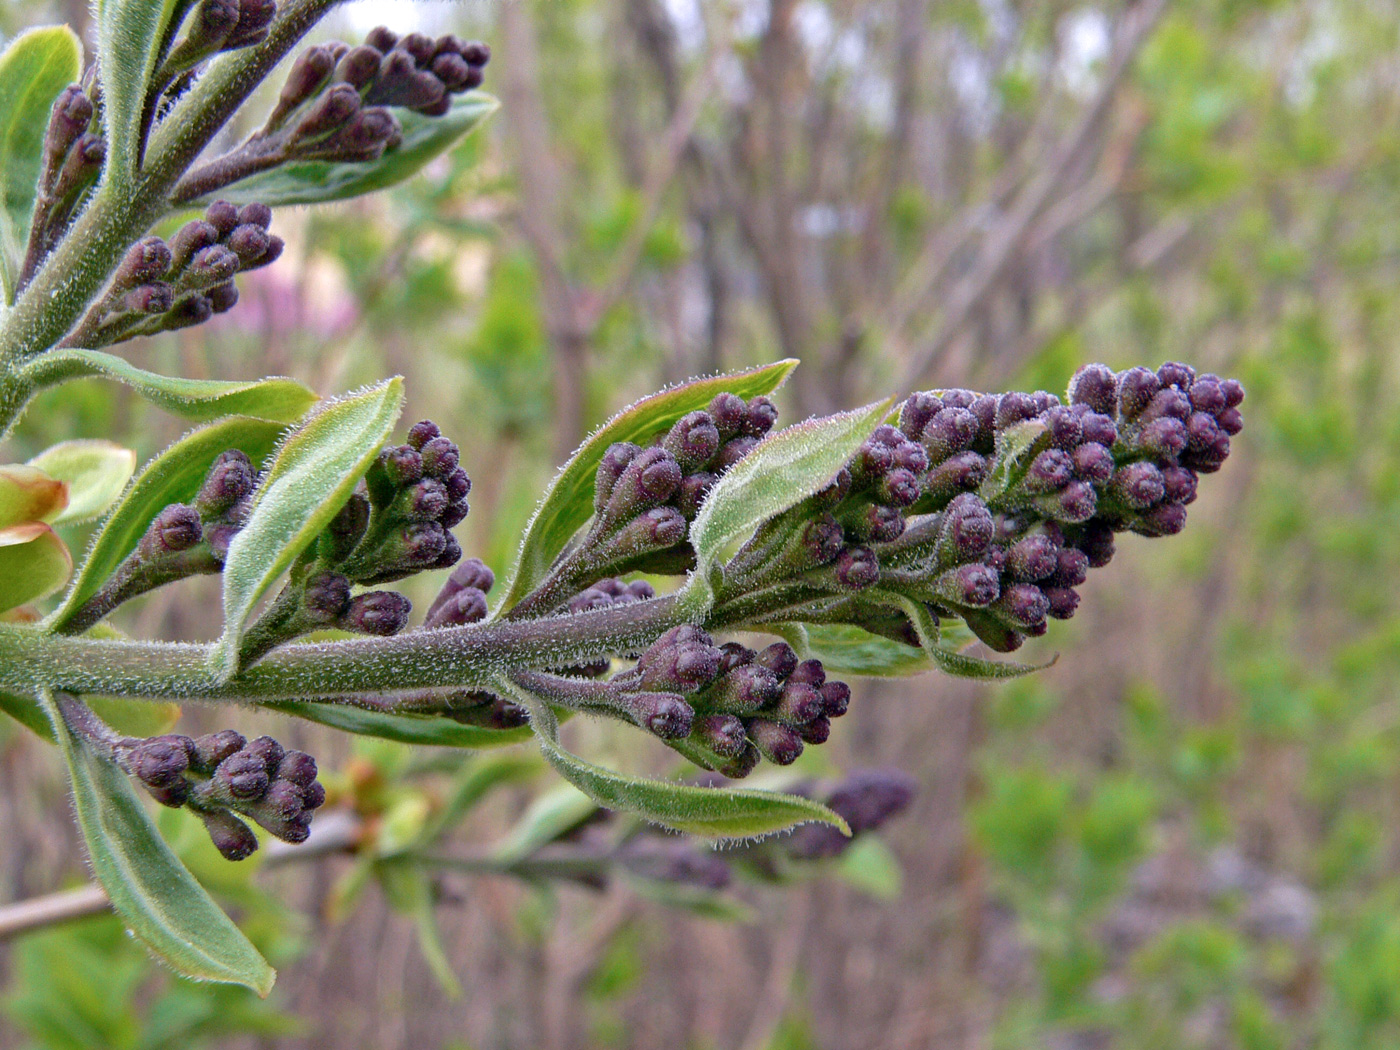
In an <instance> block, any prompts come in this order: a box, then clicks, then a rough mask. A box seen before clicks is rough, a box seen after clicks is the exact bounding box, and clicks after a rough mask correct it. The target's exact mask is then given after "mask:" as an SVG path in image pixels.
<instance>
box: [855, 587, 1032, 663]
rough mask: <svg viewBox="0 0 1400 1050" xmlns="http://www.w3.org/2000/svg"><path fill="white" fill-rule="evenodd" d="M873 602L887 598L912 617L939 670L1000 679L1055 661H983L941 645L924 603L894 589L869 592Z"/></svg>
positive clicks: (887, 600) (921, 640)
mask: <svg viewBox="0 0 1400 1050" xmlns="http://www.w3.org/2000/svg"><path fill="white" fill-rule="evenodd" d="M867 593H868V594H869V596H870V599H871V600H872V601H882V600H883V601H885V602H886V603H887V604H889V605H893V606H895V607H896V608H898V609H899V610H900V611H901V612H903V613H904V615H906V616H908V617H909V620H910V622H912V623H913V624H914V630H915V631H917V632H918V635H919V641H920V643H922V645H923V648H924V652H926V653H927V654H928V656H929V658H930V659H931V660H932V661H933V662H934V663H935V664H937V665H938V669H939V670H940V671H943V672H944V673H946V674H950V675H953V676H955V677H957V678H974V679H977V680H979V681H992V680H995V679H1000V678H1020V677H1021V676H1022V675H1028V674H1031V673H1033V672H1035V671H1043V670H1044V669H1045V668H1047V667H1049V666H1050V665H1051V664H1053V663H1054V662H1055V661H1054V660H1053V659H1052V660H1049V661H1047V662H1046V663H1043V664H1036V665H1033V664H1018V663H1015V662H1014V661H1011V660H984V659H982V658H981V657H980V656H968V655H966V654H965V653H956V652H953V651H952V650H951V649H947V648H944V647H943V646H941V645H939V644H938V641H939V626H938V622H937V621H936V620H935V619H934V618H933V614H932V613H931V612H929V609H928V606H927V605H925V604H924V603H923V602H918V601H915V600H914V599H912V598H908V597H906V596H904V595H902V594H894V593H892V592H880V591H870V592H867Z"/></svg>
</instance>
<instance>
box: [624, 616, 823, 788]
mask: <svg viewBox="0 0 1400 1050" xmlns="http://www.w3.org/2000/svg"><path fill="white" fill-rule="evenodd" d="M609 685H610V686H611V687H612V689H613V690H614V691H615V692H616V693H617V694H618V699H619V701H621V702H623V703H626V704H629V705H630V709H631V713H632V715H633V717H634V719H635V720H636V721H637V722H638V723H639V724H640V725H642V726H644V727H645V728H647V729H650V730H651V731H652V732H653V733H655V734H656V735H657V736H660V737H662V738H663V739H667V740H670V741H672V742H673V743H674V744H675V745H677V746H678V747H679V749H680V750H681V751H682V753H683V754H685V755H687V757H690V758H692V759H693V760H695V761H697V762H699V763H700V764H701V765H704V766H705V767H706V768H709V769H715V770H718V771H719V772H721V773H723V774H724V775H725V776H729V777H743V776H747V775H748V774H749V773H750V772H752V771H753V769H754V767H755V766H757V765H758V763H759V760H760V758H766V759H768V761H770V762H773V763H776V764H777V765H783V766H786V765H790V764H791V763H793V762H795V761H796V760H797V757H798V756H799V755H800V754H802V750H803V747H804V745H805V744H822V743H825V742H826V740H827V738H828V737H829V736H830V735H831V720H832V719H833V718H839V717H841V716H842V715H844V714H845V713H846V709H847V707H848V705H849V704H850V699H851V690H850V687H848V686H847V685H846V684H845V683H844V682H837V681H827V678H826V672H825V671H824V670H823V669H822V665H821V662H820V661H817V660H798V658H797V654H796V653H795V652H794V651H793V649H792V647H791V646H789V645H788V644H787V643H785V642H775V643H774V644H772V645H770V646H768V647H767V648H766V649H763V650H761V651H758V652H755V651H754V650H752V649H749V648H747V647H745V646H743V645H740V644H739V643H737V642H726V643H725V644H724V645H722V646H721V645H716V644H715V642H714V639H713V638H711V637H710V635H709V634H707V633H706V632H705V631H703V630H701V629H700V628H698V627H693V626H690V625H682V626H680V627H673V628H672V629H671V630H669V631H667V632H666V633H665V634H663V635H662V636H661V637H660V638H658V639H657V640H656V641H655V642H653V643H652V644H651V646H649V647H648V648H647V650H646V651H645V652H643V653H642V654H641V656H640V657H639V658H638V659H637V665H636V667H635V668H633V669H632V670H630V671H625V672H623V673H621V674H619V675H617V676H615V677H614V678H613V679H612V680H611V681H610V682H609Z"/></svg>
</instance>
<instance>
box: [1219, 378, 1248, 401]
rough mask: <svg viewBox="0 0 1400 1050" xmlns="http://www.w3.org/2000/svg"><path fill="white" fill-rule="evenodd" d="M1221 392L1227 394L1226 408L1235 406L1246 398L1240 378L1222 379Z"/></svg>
mask: <svg viewBox="0 0 1400 1050" xmlns="http://www.w3.org/2000/svg"><path fill="white" fill-rule="evenodd" d="M1220 392H1221V393H1222V394H1224V395H1225V407H1226V408H1235V407H1236V406H1237V405H1239V404H1240V402H1242V401H1243V400H1244V387H1243V386H1241V385H1240V381H1239V380H1238V379H1223V380H1221V382H1220Z"/></svg>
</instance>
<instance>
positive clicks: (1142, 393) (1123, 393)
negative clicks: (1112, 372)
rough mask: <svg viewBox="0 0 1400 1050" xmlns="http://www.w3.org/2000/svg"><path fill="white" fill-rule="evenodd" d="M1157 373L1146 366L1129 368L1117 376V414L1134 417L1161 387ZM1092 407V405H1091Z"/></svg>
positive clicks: (1122, 416) (1123, 416) (1123, 417)
mask: <svg viewBox="0 0 1400 1050" xmlns="http://www.w3.org/2000/svg"><path fill="white" fill-rule="evenodd" d="M1161 386H1162V383H1161V380H1159V379H1158V378H1157V374H1156V373H1155V372H1153V371H1151V370H1150V369H1147V368H1141V367H1139V368H1130V369H1128V371H1126V372H1124V373H1122V374H1121V375H1120V376H1119V377H1118V415H1119V417H1120V418H1121V419H1125V420H1134V419H1136V418H1137V417H1138V416H1139V415H1140V414H1141V413H1142V412H1143V410H1144V409H1146V408H1147V406H1148V404H1149V403H1150V402H1151V401H1152V398H1153V396H1154V395H1155V394H1156V393H1157V391H1158V390H1160V389H1161ZM1091 407H1092V406H1091Z"/></svg>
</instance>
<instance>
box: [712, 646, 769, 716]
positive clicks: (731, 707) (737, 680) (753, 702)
mask: <svg viewBox="0 0 1400 1050" xmlns="http://www.w3.org/2000/svg"><path fill="white" fill-rule="evenodd" d="M723 662H724V661H723V659H721V664H723ZM781 694H782V684H781V683H780V682H779V681H778V678H777V676H776V675H774V674H773V672H772V671H770V670H769V669H768V668H767V667H763V666H761V665H760V664H757V663H747V664H740V665H739V666H737V667H734V668H731V669H730V670H728V671H727V672H725V673H724V674H723V675H722V676H721V677H720V678H719V679H718V680H717V681H716V682H715V683H714V685H713V686H711V687H710V688H709V689H708V690H707V691H706V693H705V703H706V704H707V705H710V706H713V707H715V708H717V709H719V710H721V711H725V712H729V713H732V714H738V715H748V714H753V713H754V712H756V711H760V710H762V709H763V708H765V707H768V706H769V705H770V704H773V703H774V702H776V701H777V699H778V697H779V696H780V695H781Z"/></svg>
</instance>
